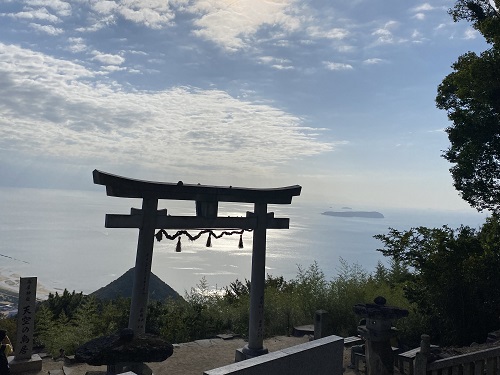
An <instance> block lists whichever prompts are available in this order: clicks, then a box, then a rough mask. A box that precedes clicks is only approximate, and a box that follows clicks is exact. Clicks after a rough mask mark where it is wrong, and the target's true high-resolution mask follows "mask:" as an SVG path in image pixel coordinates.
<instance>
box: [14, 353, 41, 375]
mask: <svg viewBox="0 0 500 375" xmlns="http://www.w3.org/2000/svg"><path fill="white" fill-rule="evenodd" d="M9 367H10V372H11V374H19V373H24V372H31V371H33V372H35V371H42V358H40V356H39V355H38V354H32V355H31V358H29V359H15V358H14V356H10V357H9Z"/></svg>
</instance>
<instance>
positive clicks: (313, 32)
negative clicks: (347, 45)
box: [306, 25, 349, 40]
mask: <svg viewBox="0 0 500 375" xmlns="http://www.w3.org/2000/svg"><path fill="white" fill-rule="evenodd" d="M306 32H307V34H309V36H311V37H313V38H327V39H339V40H340V39H344V38H346V37H347V36H348V35H349V32H348V31H347V30H346V29H340V28H333V29H326V30H325V29H322V28H320V27H318V26H316V25H315V26H309V27H308V28H307V29H306Z"/></svg>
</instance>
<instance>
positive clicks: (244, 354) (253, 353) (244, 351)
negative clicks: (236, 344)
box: [234, 345, 269, 362]
mask: <svg viewBox="0 0 500 375" xmlns="http://www.w3.org/2000/svg"><path fill="white" fill-rule="evenodd" d="M267 353H269V350H267V348H262V349H258V350H255V349H250V348H249V347H248V345H245V346H244V347H243V348H241V349H236V353H235V354H234V361H235V362H240V361H245V360H247V359H250V358H255V357H259V356H261V355H264V354H267Z"/></svg>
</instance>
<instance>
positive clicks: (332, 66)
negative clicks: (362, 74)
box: [323, 61, 354, 70]
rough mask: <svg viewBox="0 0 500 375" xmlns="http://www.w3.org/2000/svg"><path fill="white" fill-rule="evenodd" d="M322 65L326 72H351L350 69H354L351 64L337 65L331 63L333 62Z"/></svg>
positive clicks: (325, 62)
mask: <svg viewBox="0 0 500 375" xmlns="http://www.w3.org/2000/svg"><path fill="white" fill-rule="evenodd" d="M323 65H324V66H325V67H326V68H327V69H328V70H352V69H354V68H353V66H352V65H351V64H345V63H337V62H333V61H324V62H323Z"/></svg>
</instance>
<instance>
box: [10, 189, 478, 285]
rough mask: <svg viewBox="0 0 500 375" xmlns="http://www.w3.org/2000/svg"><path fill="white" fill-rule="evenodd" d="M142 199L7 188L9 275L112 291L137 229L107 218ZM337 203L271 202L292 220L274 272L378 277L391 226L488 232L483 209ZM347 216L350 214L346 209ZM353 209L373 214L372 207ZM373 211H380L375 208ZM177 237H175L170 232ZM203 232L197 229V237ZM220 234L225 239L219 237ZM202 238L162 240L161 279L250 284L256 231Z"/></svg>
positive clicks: (276, 250) (183, 209)
mask: <svg viewBox="0 0 500 375" xmlns="http://www.w3.org/2000/svg"><path fill="white" fill-rule="evenodd" d="M140 207H141V201H140V200H137V199H124V198H115V197H108V196H106V194H105V193H104V192H103V191H78V190H50V189H28V188H0V274H1V275H19V276H22V277H28V276H36V277H38V282H39V283H40V284H42V285H43V286H44V287H45V288H46V289H48V290H50V291H54V292H55V291H62V290H64V289H68V290H69V291H73V290H74V291H76V292H83V293H85V294H87V293H91V292H93V291H95V290H97V289H99V288H100V287H103V286H105V285H107V284H109V283H110V282H111V281H113V280H115V279H116V278H118V277H119V276H121V275H122V274H123V273H125V272H126V271H127V270H129V269H130V268H132V267H134V265H135V257H136V250H137V237H138V230H137V229H108V228H105V226H104V218H105V215H106V214H129V213H130V209H131V208H140ZM159 208H166V209H167V211H168V214H170V215H194V213H195V207H194V202H184V201H160V204H159ZM342 208H343V207H342V206H339V205H335V204H332V203H305V202H302V201H301V200H300V197H298V198H296V199H295V198H294V201H293V202H292V204H291V205H269V207H268V211H269V212H274V213H275V217H283V218H289V219H290V228H289V229H269V230H268V231H267V246H266V270H267V273H268V274H270V275H273V276H283V277H284V278H285V279H287V280H290V279H293V278H295V277H296V276H297V274H298V270H299V267H300V268H302V269H306V268H308V267H309V266H310V265H311V264H313V263H314V262H316V263H317V264H318V266H319V268H320V269H321V270H322V272H323V273H324V274H325V276H326V278H327V279H332V278H334V277H335V276H336V275H337V274H338V272H339V271H340V269H341V267H342V262H345V263H347V264H349V265H358V266H360V267H362V268H363V269H365V270H366V271H367V272H373V271H374V270H375V267H376V265H377V263H378V262H379V261H381V262H382V263H384V264H387V263H388V260H387V259H385V258H384V257H383V256H382V254H381V253H380V252H379V251H377V249H379V248H381V247H382V243H381V242H380V241H379V240H377V239H375V238H373V236H374V235H376V234H385V233H388V230H389V228H395V229H398V230H407V229H410V228H412V227H417V226H427V227H441V226H443V225H448V226H450V227H452V228H458V227H459V226H460V225H462V224H463V225H468V226H470V227H473V228H479V227H480V226H481V225H482V223H484V221H485V218H486V217H487V214H484V213H478V212H476V211H475V210H473V209H469V210H457V211H453V210H450V211H445V210H431V209H427V210H417V209H390V208H384V207H376V208H375V210H376V211H378V212H381V213H382V214H383V215H384V218H357V217H334V216H326V215H322V212H324V211H332V210H341V209H342ZM344 209H345V208H344ZM352 209H355V210H359V211H365V210H366V209H365V208H364V207H352ZM372 209H373V208H372ZM247 211H253V206H252V205H250V204H237V203H225V204H224V203H220V204H219V216H245V215H246V212H247ZM168 232H169V234H174V231H168ZM190 233H191V234H192V235H196V234H197V233H198V232H197V231H190ZM215 233H220V232H219V231H215ZM206 239H207V235H203V236H201V237H200V238H199V239H198V240H196V241H189V240H188V238H187V237H185V236H184V237H183V238H182V239H181V252H176V244H177V241H176V240H173V241H170V240H165V239H164V240H163V241H161V242H156V241H155V245H154V252H153V266H152V272H153V273H154V274H155V275H156V276H158V277H160V278H161V279H162V280H163V281H164V282H166V283H167V284H169V285H170V286H171V287H172V288H174V289H175V290H176V291H177V292H179V293H180V294H181V295H183V294H184V293H186V292H190V291H191V289H192V288H196V287H197V285H199V284H200V281H201V280H202V279H203V280H204V281H205V282H206V283H207V284H208V285H209V287H210V288H211V289H213V290H222V289H223V288H224V287H225V286H227V285H229V284H230V283H231V282H232V281H235V280H236V279H239V280H245V279H250V273H251V255H252V233H244V235H243V246H244V247H243V248H239V246H238V243H239V235H233V236H225V237H223V238H221V239H213V238H212V246H211V247H206Z"/></svg>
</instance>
